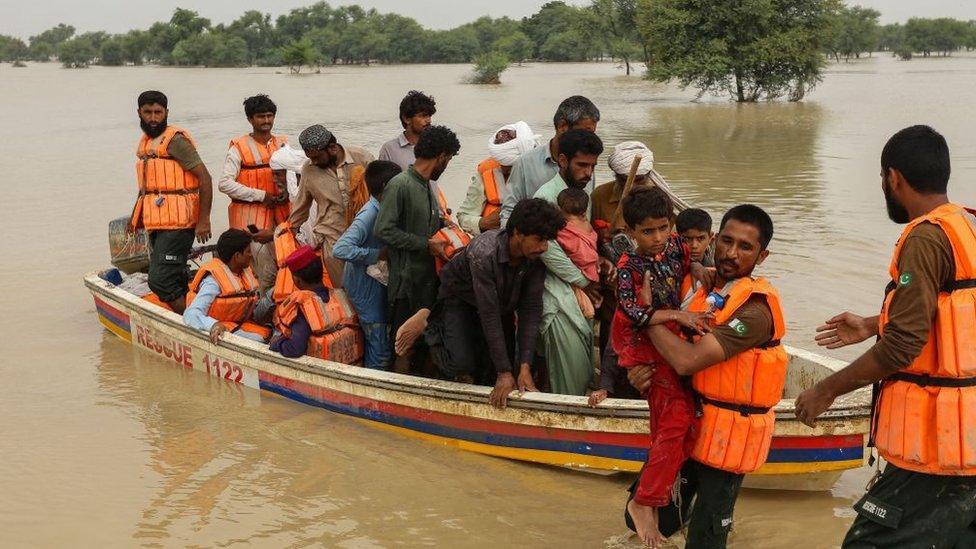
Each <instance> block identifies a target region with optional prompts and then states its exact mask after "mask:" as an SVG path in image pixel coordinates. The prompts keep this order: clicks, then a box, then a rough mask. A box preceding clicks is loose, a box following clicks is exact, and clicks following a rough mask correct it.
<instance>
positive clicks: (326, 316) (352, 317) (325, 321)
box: [274, 290, 363, 364]
mask: <svg viewBox="0 0 976 549" xmlns="http://www.w3.org/2000/svg"><path fill="white" fill-rule="evenodd" d="M299 310H300V311H301V312H302V316H304V317H305V320H307V321H308V325H309V328H311V330H312V336H311V337H310V338H309V341H308V350H307V351H306V353H305V354H307V355H308V356H315V357H319V358H324V359H326V360H332V361H334V362H341V363H343V364H355V363H358V362H360V361H362V359H363V335H362V332H361V331H360V329H359V324H358V320H357V318H356V312H355V310H354V309H353V307H352V304H351V303H350V302H349V298H348V297H347V296H346V293H345V292H344V291H342V290H329V301H328V303H326V302H323V301H322V299H321V298H320V297H319V296H318V295H317V294H316V293H315V292H313V291H310V290H296V291H295V292H294V293H292V294H291V295H290V296H288V298H286V299H285V301H284V302H282V303H281V305H279V306H278V307H277V309H275V318H274V322H275V328H277V329H278V331H279V332H281V334H282V335H283V336H285V337H290V336H291V325H292V323H293V322H295V319H296V318H297V317H298V311H299Z"/></svg>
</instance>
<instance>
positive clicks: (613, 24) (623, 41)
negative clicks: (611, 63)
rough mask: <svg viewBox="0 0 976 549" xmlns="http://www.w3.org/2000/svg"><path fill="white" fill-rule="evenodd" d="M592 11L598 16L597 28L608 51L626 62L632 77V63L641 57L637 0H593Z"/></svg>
mask: <svg viewBox="0 0 976 549" xmlns="http://www.w3.org/2000/svg"><path fill="white" fill-rule="evenodd" d="M590 9H591V10H592V11H593V12H594V13H595V14H596V23H597V28H598V29H599V31H600V35H601V37H602V38H603V41H604V43H605V44H606V46H607V50H608V51H609V53H610V55H611V56H613V57H615V58H617V59H620V60H621V61H623V62H624V66H625V67H626V71H627V75H628V76H630V64H631V62H632V61H633V60H634V59H637V58H639V57H638V56H640V55H641V46H640V41H641V37H640V33H639V32H638V30H637V0H593V3H592V4H590Z"/></svg>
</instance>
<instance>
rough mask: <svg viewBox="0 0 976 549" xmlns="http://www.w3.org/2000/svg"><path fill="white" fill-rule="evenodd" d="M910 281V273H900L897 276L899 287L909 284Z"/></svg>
mask: <svg viewBox="0 0 976 549" xmlns="http://www.w3.org/2000/svg"><path fill="white" fill-rule="evenodd" d="M911 283H912V273H901V276H899V277H898V285H899V286H901V287H904V286H909V285H911Z"/></svg>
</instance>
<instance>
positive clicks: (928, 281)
mask: <svg viewBox="0 0 976 549" xmlns="http://www.w3.org/2000/svg"><path fill="white" fill-rule="evenodd" d="M898 274H899V279H898V286H897V287H896V288H895V289H894V290H893V291H894V295H893V296H892V297H891V304H890V305H889V307H888V323H887V324H886V325H885V327H884V333H883V335H882V336H881V339H880V340H878V342H877V343H875V344H874V346H873V347H871V349H870V350H869V351H868V352H869V353H872V354H873V355H874V357H875V359H876V360H877V361H878V363H879V364H884V365H886V366H889V367H891V368H894V369H900V368H904V367H906V366H908V365H909V364H911V363H912V361H913V360H915V358H916V357H918V355H919V353H921V351H922V347H924V346H925V343H926V342H928V338H929V331H930V330H931V329H932V323H933V322H934V319H935V315H936V312H937V310H938V305H939V289H940V288H943V287H945V286H946V285H947V284H948V283H949V282H950V281H951V280H952V279H953V278H955V264H954V261H953V256H952V248H951V246H950V245H949V238H948V237H947V236H946V234H945V233H944V232H943V231H942V229H940V228H939V227H938V226H937V225H933V224H931V223H921V224H919V225H918V226H917V227H916V228H915V229H913V230H912V232H911V233H909V234H908V236H907V237H905V243H904V244H903V245H902V248H901V254H900V255H899V257H898Z"/></svg>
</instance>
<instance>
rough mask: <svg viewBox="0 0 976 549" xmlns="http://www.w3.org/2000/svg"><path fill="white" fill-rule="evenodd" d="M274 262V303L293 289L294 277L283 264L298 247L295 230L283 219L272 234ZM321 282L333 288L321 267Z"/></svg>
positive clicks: (282, 298)
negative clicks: (275, 268) (275, 266)
mask: <svg viewBox="0 0 976 549" xmlns="http://www.w3.org/2000/svg"><path fill="white" fill-rule="evenodd" d="M274 249H275V263H277V265H278V274H277V275H275V285H274V290H273V291H272V292H271V298H272V299H273V300H274V302H275V303H281V302H282V301H284V300H285V298H286V297H288V296H290V295H291V294H292V292H294V291H295V278H294V276H293V275H292V274H291V271H290V270H289V269H288V265H286V264H285V260H286V259H288V256H289V255H291V254H292V252H294V251H295V250H297V249H298V240H297V239H296V238H295V230H294V229H293V228H292V226H291V223H289V222H287V221H285V222H283V223H281V224H280V225H278V226H277V227H276V228H275V234H274ZM322 284H324V285H325V287H326V288H333V287H334V285H333V284H332V279H331V278H330V277H329V270H328V269H325V268H323V269H322Z"/></svg>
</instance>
